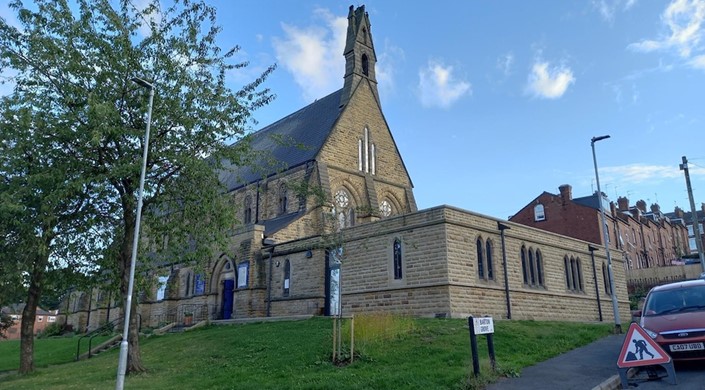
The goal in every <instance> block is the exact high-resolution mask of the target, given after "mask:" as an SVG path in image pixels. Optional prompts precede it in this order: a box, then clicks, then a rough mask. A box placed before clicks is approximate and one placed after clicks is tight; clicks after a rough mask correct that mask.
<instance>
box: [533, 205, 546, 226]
mask: <svg viewBox="0 0 705 390" xmlns="http://www.w3.org/2000/svg"><path fill="white" fill-rule="evenodd" d="M545 219H546V213H545V212H544V209H543V205H542V204H540V203H539V204H537V205H536V206H534V221H536V222H538V221H543V220H545Z"/></svg>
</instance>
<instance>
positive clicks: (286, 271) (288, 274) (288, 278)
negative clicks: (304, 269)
mask: <svg viewBox="0 0 705 390" xmlns="http://www.w3.org/2000/svg"><path fill="white" fill-rule="evenodd" d="M290 283H291V262H290V261H289V259H286V260H285V261H284V291H283V293H282V295H283V296H285V297H288V296H289V284H290Z"/></svg>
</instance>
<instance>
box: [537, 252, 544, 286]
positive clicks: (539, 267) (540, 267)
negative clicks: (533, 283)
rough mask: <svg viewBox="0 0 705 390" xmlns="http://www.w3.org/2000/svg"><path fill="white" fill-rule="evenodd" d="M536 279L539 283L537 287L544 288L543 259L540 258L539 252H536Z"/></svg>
mask: <svg viewBox="0 0 705 390" xmlns="http://www.w3.org/2000/svg"><path fill="white" fill-rule="evenodd" d="M536 277H537V278H538V281H539V286H544V287H545V284H544V281H543V257H542V256H541V251H540V250H538V249H537V250H536Z"/></svg>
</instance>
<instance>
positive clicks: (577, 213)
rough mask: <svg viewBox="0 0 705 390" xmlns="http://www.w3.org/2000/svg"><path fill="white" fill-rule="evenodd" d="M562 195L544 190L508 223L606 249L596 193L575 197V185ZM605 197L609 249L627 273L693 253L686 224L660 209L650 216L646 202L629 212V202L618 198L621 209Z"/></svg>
mask: <svg viewBox="0 0 705 390" xmlns="http://www.w3.org/2000/svg"><path fill="white" fill-rule="evenodd" d="M558 190H559V192H560V193H559V194H552V193H549V192H545V191H544V192H543V193H542V194H541V195H539V196H538V197H536V198H535V199H534V200H532V201H531V202H530V203H529V204H527V205H526V206H524V208H522V209H521V210H519V212H517V213H516V214H515V215H514V216H512V217H510V218H509V220H510V221H512V222H516V223H520V224H522V225H527V226H531V227H535V228H538V229H542V230H546V231H550V232H553V233H558V234H562V235H566V236H569V237H574V238H578V239H581V240H585V241H588V242H592V243H595V244H598V245H603V237H604V234H603V231H602V229H600V225H601V224H600V209H599V203H598V202H599V200H598V196H597V192H595V194H593V195H589V196H585V197H581V198H573V193H572V187H571V186H570V185H568V184H564V185H562V186H560V187H558ZM601 198H602V204H603V207H604V210H605V217H606V219H607V223H606V225H607V230H608V233H609V245H610V248H611V249H612V250H615V251H616V252H617V253H621V256H623V259H624V264H625V266H626V267H627V268H629V269H631V268H648V267H656V266H663V265H670V264H671V263H672V261H674V260H678V259H680V257H681V256H682V255H684V254H687V253H690V250H689V248H688V231H687V229H686V227H685V225H684V224H683V222H682V220H671V219H669V218H668V217H667V216H666V215H664V214H663V213H662V212H661V210H660V207H659V206H658V204H653V205H651V211H649V212H647V211H646V202H644V201H643V200H640V201H638V202H637V203H636V206H631V207H630V206H629V199H627V198H625V197H620V198H619V199H617V205H615V204H614V202H610V201H609V199H608V198H607V196H605V195H604V193H603V194H602V197H601ZM615 256H616V255H615Z"/></svg>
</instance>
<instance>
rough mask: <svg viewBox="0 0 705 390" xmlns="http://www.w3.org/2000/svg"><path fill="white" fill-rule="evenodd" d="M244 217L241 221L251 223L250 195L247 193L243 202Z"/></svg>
mask: <svg viewBox="0 0 705 390" xmlns="http://www.w3.org/2000/svg"><path fill="white" fill-rule="evenodd" d="M243 209H244V214H245V215H244V218H243V220H242V221H243V223H252V197H251V196H250V195H247V196H246V197H245V202H244V204H243Z"/></svg>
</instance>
